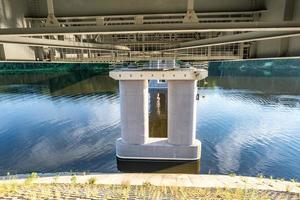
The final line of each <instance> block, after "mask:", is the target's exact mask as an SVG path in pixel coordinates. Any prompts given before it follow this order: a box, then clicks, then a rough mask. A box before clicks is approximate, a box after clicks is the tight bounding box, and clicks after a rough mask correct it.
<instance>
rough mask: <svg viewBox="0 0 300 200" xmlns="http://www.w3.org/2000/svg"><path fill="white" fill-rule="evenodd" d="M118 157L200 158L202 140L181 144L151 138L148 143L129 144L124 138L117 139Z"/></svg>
mask: <svg viewBox="0 0 300 200" xmlns="http://www.w3.org/2000/svg"><path fill="white" fill-rule="evenodd" d="M116 154H117V157H119V158H122V159H151V160H199V159H200V156H201V142H200V141H199V140H195V142H194V144H193V145H190V146H186V145H184V146H181V145H172V144H169V143H168V139H167V138H149V139H148V141H147V143H146V144H138V145H136V144H128V143H126V142H125V141H124V140H123V139H122V138H119V139H118V140H117V141H116Z"/></svg>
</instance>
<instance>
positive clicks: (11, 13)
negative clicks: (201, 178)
mask: <svg viewBox="0 0 300 200" xmlns="http://www.w3.org/2000/svg"><path fill="white" fill-rule="evenodd" d="M298 10H300V2H299V1H296V0H227V1H226V4H225V3H224V1H223V0H164V1H159V0H153V1H151V2H149V1H146V0H138V1H137V0H128V1H121V0H105V1H97V0H89V1H86V0H72V1H71V0H64V1H59V0H25V1H22V2H20V1H18V0H0V18H1V22H0V59H1V60H51V61H92V62H123V61H140V60H149V59H150V60H151V59H177V60H183V61H209V60H226V59H245V58H256V57H281V56H299V55H300V12H298Z"/></svg>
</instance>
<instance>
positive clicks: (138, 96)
mask: <svg viewBox="0 0 300 200" xmlns="http://www.w3.org/2000/svg"><path fill="white" fill-rule="evenodd" d="M110 77H112V78H114V79H117V80H120V99H121V132H122V133H121V138H119V139H118V140H117V142H116V154H117V157H119V158H125V159H154V160H198V159H200V156H201V152H200V151H201V142H200V141H199V140H196V94H197V80H200V79H204V78H206V77H207V71H206V70H200V69H195V68H186V69H179V68H176V69H173V70H168V71H153V70H149V69H148V70H143V69H134V70H132V69H123V70H115V71H112V72H110ZM149 79H150V80H153V79H154V80H155V79H164V80H168V88H169V89H168V101H169V103H168V104H169V105H168V139H167V138H148V136H149V125H148V124H149V116H148V104H149V102H148V80H149Z"/></svg>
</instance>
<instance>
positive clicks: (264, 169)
mask: <svg viewBox="0 0 300 200" xmlns="http://www.w3.org/2000/svg"><path fill="white" fill-rule="evenodd" d="M199 92H200V94H201V95H200V99H199V101H198V107H197V137H198V138H199V139H200V140H201V142H202V157H201V170H200V172H201V173H213V174H226V173H230V172H235V173H237V174H242V175H254V176H255V175H257V174H258V173H262V174H264V175H267V176H273V177H285V178H297V179H300V157H299V154H300V148H299V147H300V79H299V78H297V77H289V78H287V77H286V78H280V77H268V78H262V77H238V78H237V77H226V78H225V77H223V78H215V77H209V79H208V85H205V86H203V85H201V84H199ZM166 102H167V93H166V91H164V90H155V91H150V109H149V118H150V126H149V129H150V130H149V134H150V136H151V137H166V136H167V104H166ZM119 103H120V102H119V96H118V83H117V82H116V81H114V80H112V79H110V78H109V77H108V76H103V75H97V74H93V73H87V72H82V73H72V74H70V73H61V74H60V73H57V74H35V75H34V74H19V75H0V174H6V173H7V172H10V173H25V172H31V171H39V172H58V171H70V170H72V171H92V172H117V171H118V167H119V169H125V171H127V170H126V169H128V167H130V165H128V164H132V163H124V162H122V163H121V162H119V161H118V162H119V166H118V167H117V161H116V158H115V140H116V139H117V138H118V137H119V136H120V114H119V111H120V110H119ZM133 165H136V163H133ZM137 166H140V167H144V166H146V168H144V169H141V168H136V170H137V171H147V167H148V169H150V171H156V172H165V171H168V172H176V171H177V172H178V170H179V171H180V170H186V171H187V172H190V173H197V172H199V163H198V164H197V163H196V164H195V163H194V164H192V165H184V166H182V165H178V164H174V163H173V165H172V166H170V165H162V164H161V163H159V164H158V166H159V168H155V167H153V166H154V165H153V166H152V165H148V164H147V165H145V164H144V165H143V164H138V165H137ZM124 167H125V168H124ZM145 169H146V170H145ZM166 169H168V170H166ZM186 171H185V172H186Z"/></svg>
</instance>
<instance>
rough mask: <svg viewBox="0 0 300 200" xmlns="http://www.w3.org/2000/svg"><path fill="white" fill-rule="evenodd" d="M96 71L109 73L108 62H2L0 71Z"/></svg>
mask: <svg viewBox="0 0 300 200" xmlns="http://www.w3.org/2000/svg"><path fill="white" fill-rule="evenodd" d="M79 70H80V71H82V70H85V71H94V72H104V73H108V71H109V64H108V63H58V62H57V63H56V62H53V63H50V62H49V63H48V62H0V73H17V72H20V73H23V72H26V73H27V72H34V73H36V72H43V73H44V72H49V73H50V72H72V71H79Z"/></svg>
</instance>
